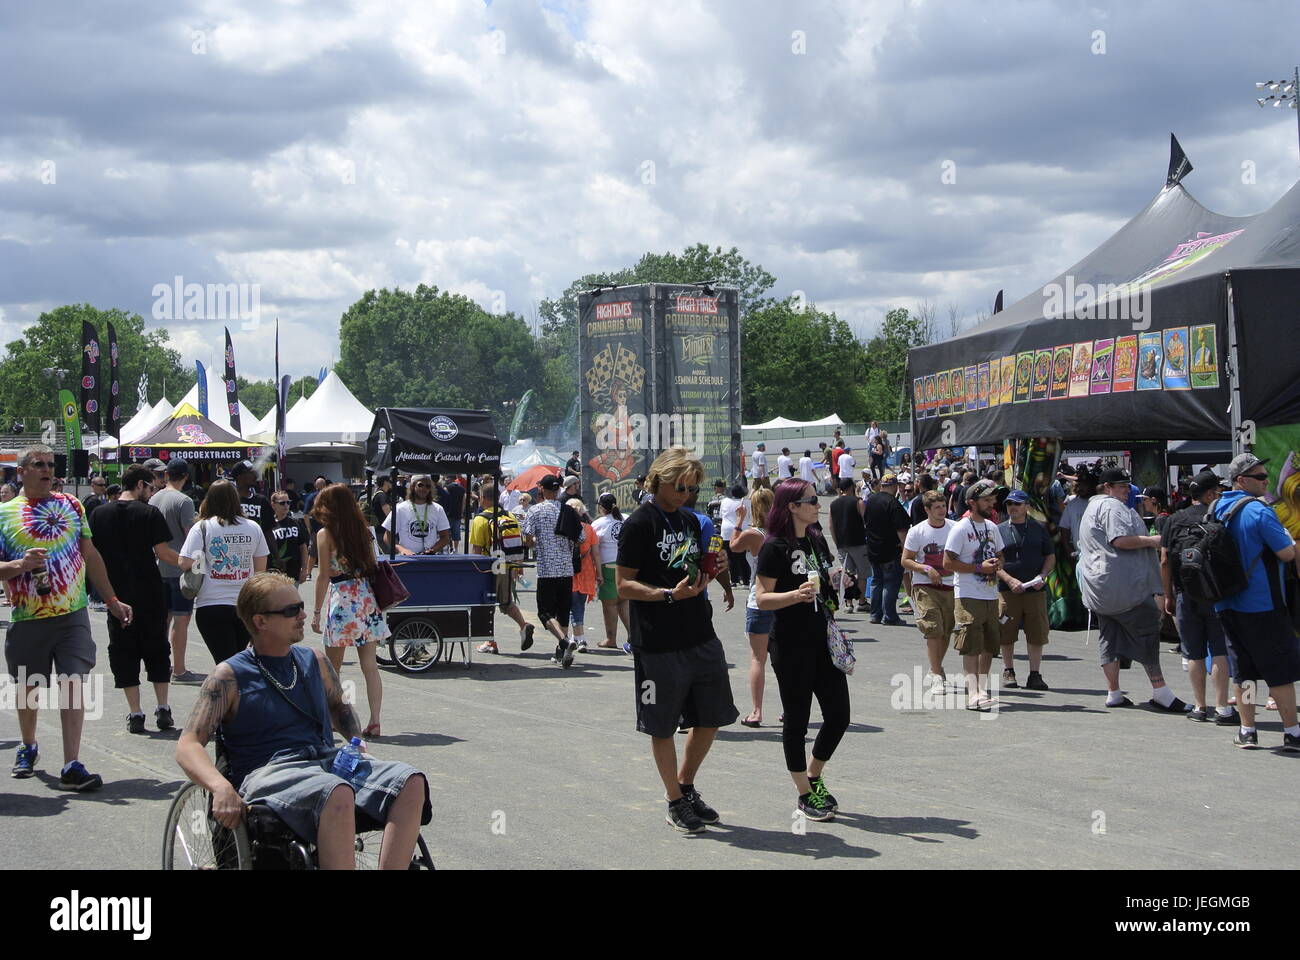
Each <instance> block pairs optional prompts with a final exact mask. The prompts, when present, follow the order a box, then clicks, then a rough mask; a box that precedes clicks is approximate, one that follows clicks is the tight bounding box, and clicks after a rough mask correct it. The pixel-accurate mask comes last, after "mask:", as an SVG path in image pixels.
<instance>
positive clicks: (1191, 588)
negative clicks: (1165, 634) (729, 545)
mask: <svg viewBox="0 0 1300 960" xmlns="http://www.w3.org/2000/svg"><path fill="white" fill-rule="evenodd" d="M1256 502H1258V503H1263V502H1264V501H1262V500H1260V498H1259V497H1242V498H1241V499H1240V500H1239V501H1237V502H1236V503H1234V504H1233V505H1232V509H1230V510H1229V511H1228V512H1227V513H1225V514H1224V515H1223V519H1222V520H1220V519H1219V518H1217V517H1215V515H1214V510H1213V509H1209V510H1207V511H1206V512H1205V519H1204V520H1202V521H1200V522H1199V523H1194V524H1191V525H1190V526H1189V527H1188V528H1187V532H1186V533H1184V534H1183V535H1182V536H1180V537H1179V538H1178V540H1179V545H1180V548H1179V551H1178V563H1179V566H1178V580H1179V584H1180V585H1181V586H1182V588H1183V593H1185V594H1187V596H1189V597H1190V598H1191V599H1193V600H1200V601H1203V602H1205V603H1215V602H1217V601H1219V600H1223V599H1225V598H1226V597H1231V596H1233V595H1234V594H1238V593H1241V591H1243V590H1245V589H1246V587H1247V586H1248V585H1249V583H1250V575H1251V573H1253V572H1254V569H1255V562H1258V560H1259V558H1258V557H1257V558H1256V559H1255V562H1252V563H1251V565H1250V570H1246V568H1245V567H1243V566H1242V563H1241V552H1240V551H1239V550H1238V549H1237V542H1236V541H1235V540H1233V538H1232V534H1231V533H1229V532H1228V523H1229V522H1230V521H1231V520H1232V518H1233V517H1235V516H1236V515H1237V514H1238V513H1240V512H1241V509H1242V508H1243V507H1245V506H1246V504H1248V503H1256Z"/></svg>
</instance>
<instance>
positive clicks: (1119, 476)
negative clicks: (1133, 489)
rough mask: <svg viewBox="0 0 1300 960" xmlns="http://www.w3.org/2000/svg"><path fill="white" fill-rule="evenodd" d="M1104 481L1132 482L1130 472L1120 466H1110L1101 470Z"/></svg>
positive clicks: (1102, 480)
mask: <svg viewBox="0 0 1300 960" xmlns="http://www.w3.org/2000/svg"><path fill="white" fill-rule="evenodd" d="M1101 482H1102V483H1132V482H1133V481H1132V480H1130V479H1129V475H1128V472H1127V471H1125V470H1124V469H1122V468H1120V467H1110V468H1109V469H1107V470H1103V471H1102V472H1101Z"/></svg>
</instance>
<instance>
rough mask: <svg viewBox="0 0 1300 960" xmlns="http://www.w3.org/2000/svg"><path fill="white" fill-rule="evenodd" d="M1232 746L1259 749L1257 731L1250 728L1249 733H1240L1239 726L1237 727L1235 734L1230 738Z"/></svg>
mask: <svg viewBox="0 0 1300 960" xmlns="http://www.w3.org/2000/svg"><path fill="white" fill-rule="evenodd" d="M1232 742H1233V745H1234V746H1238V747H1241V749H1243V750H1258V749H1259V731H1258V730H1252V731H1251V732H1250V733H1242V732H1241V727H1237V735H1236V736H1235V737H1233V738H1232Z"/></svg>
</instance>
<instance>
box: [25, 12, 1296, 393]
mask: <svg viewBox="0 0 1300 960" xmlns="http://www.w3.org/2000/svg"><path fill="white" fill-rule="evenodd" d="M150 6H151V7H152V8H153V12H152V13H150V12H147V8H149V7H150ZM1298 21H1300V8H1298V7H1297V6H1296V4H1295V3H1294V2H1293V0H1288V2H1257V3H1241V4H1211V3H1205V2H1200V0H1196V2H1190V3H1189V2H1186V0H1183V2H1172V0H1146V2H1141V3H1134V2H1123V3H1119V2H1116V3H1102V4H1094V5H1090V4H1087V3H1082V2H1064V0H1063V2H1059V3H1046V2H1045V3H1032V2H1009V0H1000V2H979V3H976V2H956V0H949V2H928V0H882V2H861V3H853V2H844V0H841V2H790V3H785V2H775V0H773V2H765V0H709V2H707V3H706V2H703V0H694V2H692V0H661V2H658V3H654V4H643V3H634V2H630V0H592V2H587V3H582V2H577V0H548V2H537V0H495V2H492V3H490V4H485V3H483V2H481V0H459V2H455V0H420V2H413V0H410V2H399V0H375V2H367V0H352V2H347V0H301V2H294V0H256V2H253V0H169V2H167V3H156V4H152V5H150V4H140V3H135V2H129V0H81V2H78V0H50V2H43V3H35V4H5V5H4V8H3V12H0V80H2V81H3V82H0V311H2V315H0V337H3V339H4V340H5V341H8V340H9V339H12V337H13V336H15V335H16V334H17V333H18V332H19V331H20V330H21V329H22V328H23V327H24V326H25V325H27V324H28V323H30V322H31V321H32V320H34V319H35V318H36V317H37V316H38V315H39V314H40V312H41V311H42V310H46V309H49V308H51V307H54V306H58V305H60V304H64V303H74V302H82V301H88V302H90V303H92V304H94V305H96V306H99V307H121V308H124V309H128V310H133V311H137V312H139V313H140V314H142V315H143V316H145V317H146V319H147V320H148V322H149V323H150V325H165V326H166V327H167V328H168V329H169V330H170V333H171V336H172V338H173V340H174V341H175V342H176V344H177V345H178V346H179V347H180V349H181V350H182V352H183V354H184V356H185V359H186V360H193V359H195V358H196V357H197V358H199V359H204V360H209V359H211V358H213V357H215V356H217V354H218V353H219V350H220V340H221V327H222V320H221V319H213V318H205V319H195V318H191V319H186V318H185V317H184V315H183V312H182V311H180V310H179V309H176V310H175V311H174V312H173V313H171V314H169V316H173V317H175V319H163V320H157V319H154V315H155V311H156V310H157V311H161V312H164V313H165V312H166V308H167V306H168V305H167V304H166V302H165V301H162V300H160V298H159V297H158V296H157V295H156V293H155V286H156V285H158V284H166V285H168V286H170V285H172V284H173V282H174V280H173V278H175V277H177V276H179V277H182V278H183V282H185V283H197V284H203V285H206V284H226V283H237V284H250V285H256V291H257V293H258V296H259V300H260V315H261V318H262V323H261V325H260V326H256V325H254V324H252V323H248V324H240V323H239V322H238V320H236V321H234V322H232V323H231V330H232V333H233V334H234V335H235V344H236V353H237V356H238V359H239V366H240V372H241V373H246V374H247V375H249V376H252V377H263V376H268V375H269V374H270V373H271V350H270V340H271V333H270V328H271V323H270V321H271V320H272V319H273V318H275V317H277V316H278V317H279V318H280V319H281V322H282V324H283V330H284V333H283V334H282V338H283V340H284V342H285V343H286V347H285V350H284V353H285V357H286V360H285V365H286V367H287V368H288V369H289V370H290V371H291V372H294V373H295V374H300V373H305V372H308V371H314V370H315V369H316V368H318V367H319V366H320V365H322V364H324V363H327V362H329V361H330V359H331V357H332V356H334V355H335V354H336V352H337V331H338V320H339V316H340V314H341V313H342V311H343V310H345V309H346V308H347V306H348V305H349V304H351V303H352V302H353V301H355V300H356V299H357V298H358V297H359V296H360V295H361V294H362V293H363V292H364V291H365V290H367V289H370V288H373V287H379V286H388V287H394V286H400V287H407V288H409V287H413V286H414V285H415V284H417V283H421V282H423V283H428V284H434V285H437V286H438V287H440V288H442V289H447V290H451V291H455V292H459V293H464V294H466V295H468V296H470V297H472V298H474V299H476V300H478V301H479V302H481V303H482V304H483V305H484V306H485V307H487V308H489V309H492V308H493V307H504V308H505V309H509V310H513V311H515V312H517V313H519V314H521V315H523V316H525V317H529V318H531V317H532V316H533V315H534V312H535V304H536V303H537V302H538V301H539V300H541V299H542V298H544V297H547V296H554V295H556V294H558V293H559V292H561V291H562V290H563V289H564V288H565V287H566V286H568V284H569V283H570V282H571V281H572V280H573V279H575V278H576V277H578V276H580V275H582V274H584V273H588V272H592V271H599V270H608V269H615V268H619V267H623V266H628V265H631V264H632V263H633V262H635V261H636V260H637V259H638V258H639V257H640V256H641V254H643V253H644V252H646V251H666V250H680V249H681V248H683V247H684V246H687V245H690V244H694V243H696V242H701V241H702V242H705V243H708V244H710V245H722V246H724V247H730V246H733V245H734V246H737V247H739V248H740V249H741V251H742V252H743V253H744V254H745V255H746V256H747V257H749V258H750V259H751V260H753V261H755V262H758V263H761V264H762V265H763V266H764V267H766V268H767V269H768V271H769V272H771V273H772V274H773V275H774V276H775V277H776V278H777V287H776V290H775V292H776V293H777V294H779V295H788V294H791V293H794V292H795V291H803V292H804V294H805V295H806V296H807V297H808V298H809V299H811V300H813V301H815V302H816V303H817V304H818V305H819V306H821V307H823V308H828V309H833V310H835V311H837V312H838V313H839V315H840V316H841V317H843V318H845V319H846V320H848V321H849V322H850V324H852V325H853V327H854V328H855V329H856V330H858V331H859V332H860V333H863V334H869V333H871V332H872V331H873V330H874V328H875V327H876V326H877V325H878V323H879V321H880V318H881V316H882V315H883V312H884V311H885V310H887V309H889V308H890V307H892V306H899V305H905V306H908V305H912V304H914V303H915V302H917V301H918V300H920V299H922V298H928V299H929V301H930V302H931V303H933V304H934V305H935V306H936V307H938V309H939V312H940V315H941V317H946V314H947V305H948V304H949V303H952V304H955V305H956V306H957V308H958V310H959V311H960V312H961V313H962V314H963V315H965V316H967V317H968V318H969V317H973V315H974V314H975V312H976V311H977V310H979V309H981V308H987V305H988V304H989V303H990V302H991V301H992V298H993V296H994V294H995V293H996V291H997V290H998V289H999V288H1006V291H1007V296H1008V298H1009V300H1014V299H1018V298H1019V297H1020V296H1023V295H1025V294H1026V293H1028V292H1029V291H1030V290H1031V289H1033V288H1035V287H1037V286H1038V285H1040V284H1041V283H1043V282H1045V281H1046V280H1048V279H1050V278H1051V277H1052V276H1054V275H1055V274H1056V273H1058V272H1059V271H1060V270H1062V269H1064V268H1065V267H1067V266H1068V265H1069V264H1071V263H1073V262H1074V261H1075V260H1077V259H1079V258H1080V257H1081V256H1082V255H1083V254H1085V253H1086V252H1087V251H1088V250H1090V249H1092V248H1093V247H1094V246H1096V244H1097V243H1099V242H1100V241H1101V240H1103V239H1104V238H1105V237H1107V236H1108V235H1109V234H1110V233H1111V232H1113V231H1114V230H1115V229H1116V228H1117V227H1118V226H1120V225H1121V224H1122V223H1123V222H1124V221H1125V220H1127V219H1128V218H1129V217H1130V216H1132V215H1133V214H1134V213H1136V212H1137V211H1138V210H1139V209H1141V207H1142V206H1143V205H1144V204H1145V203H1146V201H1147V200H1148V199H1149V198H1150V197H1151V196H1152V195H1153V194H1154V193H1155V192H1156V191H1157V190H1158V189H1159V188H1160V187H1161V186H1162V185H1163V182H1164V174H1165V168H1166V164H1167V158H1168V147H1169V142H1168V141H1169V133H1170V132H1171V131H1173V132H1175V133H1177V134H1178V137H1179V139H1180V141H1181V142H1182V144H1183V146H1184V148H1185V149H1186V151H1187V153H1188V155H1189V156H1190V158H1191V160H1192V162H1193V164H1194V165H1195V167H1196V169H1195V171H1194V172H1193V173H1192V174H1191V175H1190V176H1189V178H1188V179H1187V180H1186V181H1185V185H1186V186H1187V188H1188V189H1189V190H1190V191H1191V192H1192V194H1193V195H1195V196H1196V197H1197V198H1198V199H1200V200H1201V201H1202V202H1203V203H1205V204H1206V205H1207V206H1209V207H1210V208H1211V209H1215V210H1217V211H1219V212H1222V213H1226V214H1233V215H1244V214H1249V213H1255V212H1258V211H1260V210H1263V209H1265V208H1267V207H1268V206H1269V205H1270V204H1272V203H1273V202H1274V201H1275V200H1276V199H1277V198H1278V197H1279V196H1281V194H1282V193H1283V192H1285V191H1286V189H1288V188H1289V187H1290V186H1291V184H1292V183H1293V182H1294V180H1295V178H1296V175H1297V171H1298V170H1300V153H1298V150H1297V131H1296V113H1295V112H1293V111H1291V110H1285V109H1284V110H1274V109H1260V108H1259V107H1257V106H1256V104H1255V97H1256V95H1257V91H1256V90H1255V89H1254V82H1255V81H1256V80H1265V79H1276V78H1279V77H1289V76H1290V73H1291V70H1292V68H1293V67H1294V66H1295V60H1296V53H1295V50H1294V45H1295V44H1294V41H1295V37H1296V35H1297V26H1300V23H1298ZM1251 172H1253V176H1250V175H1249V174H1250V173H1251ZM945 173H946V174H947V176H945ZM1251 180H1253V182H1243V181H1251ZM246 289H247V290H248V291H249V292H250V295H251V291H252V290H253V289H254V288H253V287H248V288H246ZM245 326H247V327H249V328H251V329H243V327H245ZM172 399H176V398H174V397H173V398H172Z"/></svg>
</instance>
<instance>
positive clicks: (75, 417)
mask: <svg viewBox="0 0 1300 960" xmlns="http://www.w3.org/2000/svg"><path fill="white" fill-rule="evenodd" d="M59 405H60V406H62V407H63V426H64V429H65V430H66V431H67V434H68V454H69V456H71V454H72V451H73V450H80V449H81V417H80V416H79V414H80V411H79V410H78V409H77V401H76V398H75V397H73V396H72V391H71V390H60V391H59Z"/></svg>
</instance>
